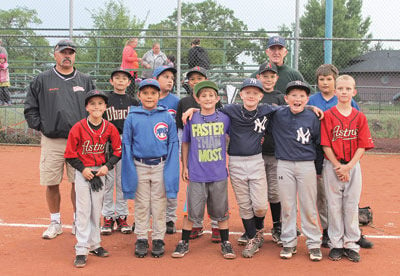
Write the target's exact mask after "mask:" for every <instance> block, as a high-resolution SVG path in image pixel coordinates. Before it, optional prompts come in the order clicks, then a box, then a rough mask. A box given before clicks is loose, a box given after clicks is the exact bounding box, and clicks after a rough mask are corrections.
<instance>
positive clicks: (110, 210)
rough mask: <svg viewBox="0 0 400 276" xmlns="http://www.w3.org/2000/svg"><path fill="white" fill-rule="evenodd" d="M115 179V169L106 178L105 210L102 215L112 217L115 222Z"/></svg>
mask: <svg viewBox="0 0 400 276" xmlns="http://www.w3.org/2000/svg"><path fill="white" fill-rule="evenodd" d="M118 163H119V162H118ZM114 177H115V170H114V169H112V170H110V171H108V174H107V175H106V176H105V184H104V199H103V208H102V211H101V213H102V215H103V216H104V217H111V218H112V219H114V220H115V217H114V214H115V208H114V179H115V178H114Z"/></svg>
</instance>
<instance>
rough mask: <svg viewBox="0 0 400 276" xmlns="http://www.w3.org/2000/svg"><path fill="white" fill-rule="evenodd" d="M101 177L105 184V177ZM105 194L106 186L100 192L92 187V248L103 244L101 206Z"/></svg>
mask: <svg viewBox="0 0 400 276" xmlns="http://www.w3.org/2000/svg"><path fill="white" fill-rule="evenodd" d="M100 179H101V181H102V182H103V184H104V177H103V176H101V177H100ZM89 186H90V185H89ZM103 196H104V188H103V189H101V190H100V191H98V192H94V191H92V189H90V198H91V211H90V229H91V232H90V237H89V246H90V248H89V249H90V250H94V249H96V248H99V247H100V246H101V245H100V242H101V238H100V218H101V207H102V205H103Z"/></svg>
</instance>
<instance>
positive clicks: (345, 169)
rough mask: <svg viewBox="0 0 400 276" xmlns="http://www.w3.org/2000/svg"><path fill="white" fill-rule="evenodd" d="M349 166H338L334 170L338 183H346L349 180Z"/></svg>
mask: <svg viewBox="0 0 400 276" xmlns="http://www.w3.org/2000/svg"><path fill="white" fill-rule="evenodd" d="M350 169H351V168H350V166H348V165H342V164H341V165H340V166H338V167H336V168H335V172H336V175H337V177H338V178H339V180H340V181H342V182H347V181H349V179H350Z"/></svg>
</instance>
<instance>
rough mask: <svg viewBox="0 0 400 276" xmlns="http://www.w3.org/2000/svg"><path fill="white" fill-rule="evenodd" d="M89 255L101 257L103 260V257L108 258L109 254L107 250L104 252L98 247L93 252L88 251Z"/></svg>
mask: <svg viewBox="0 0 400 276" xmlns="http://www.w3.org/2000/svg"><path fill="white" fill-rule="evenodd" d="M89 253H90V254H91V255H95V256H97V257H103V258H105V257H108V255H110V254H109V253H108V251H107V250H105V249H104V248H103V247H101V246H100V247H98V248H96V249H95V250H91V251H89Z"/></svg>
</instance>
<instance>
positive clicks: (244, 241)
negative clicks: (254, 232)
mask: <svg viewBox="0 0 400 276" xmlns="http://www.w3.org/2000/svg"><path fill="white" fill-rule="evenodd" d="M248 241H249V238H248V237H247V234H246V232H244V233H243V235H241V236H240V237H239V238H238V240H237V243H238V244H239V245H246V244H247V242H248Z"/></svg>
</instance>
